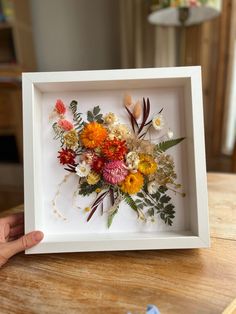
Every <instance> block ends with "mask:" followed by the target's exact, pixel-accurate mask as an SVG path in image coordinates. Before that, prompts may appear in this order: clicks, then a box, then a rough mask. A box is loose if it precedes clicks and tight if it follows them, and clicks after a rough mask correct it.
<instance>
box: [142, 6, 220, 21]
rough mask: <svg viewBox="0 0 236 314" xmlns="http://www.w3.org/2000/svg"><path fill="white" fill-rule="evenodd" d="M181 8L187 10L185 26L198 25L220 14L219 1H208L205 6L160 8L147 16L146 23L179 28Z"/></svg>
mask: <svg viewBox="0 0 236 314" xmlns="http://www.w3.org/2000/svg"><path fill="white" fill-rule="evenodd" d="M181 8H187V9H189V16H188V18H187V20H186V21H185V22H184V25H185V26H189V25H194V24H200V23H202V22H205V21H207V20H210V19H212V18H215V17H217V16H218V15H219V14H220V11H221V0H209V1H206V4H199V5H196V6H192V5H190V4H188V5H179V6H175V7H174V6H169V7H166V8H160V9H157V10H156V11H154V12H152V13H151V14H149V16H148V21H149V22H150V23H151V24H157V25H163V26H181V25H182V23H181V22H180V20H179V9H181Z"/></svg>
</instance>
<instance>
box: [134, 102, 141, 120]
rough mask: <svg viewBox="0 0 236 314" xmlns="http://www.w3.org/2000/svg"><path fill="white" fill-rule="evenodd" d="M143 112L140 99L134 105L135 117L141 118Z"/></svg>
mask: <svg viewBox="0 0 236 314" xmlns="http://www.w3.org/2000/svg"><path fill="white" fill-rule="evenodd" d="M141 113H142V106H141V102H140V101H139V100H138V101H137V102H136V104H135V106H134V110H133V116H134V117H135V119H136V120H137V119H139V118H140V116H141Z"/></svg>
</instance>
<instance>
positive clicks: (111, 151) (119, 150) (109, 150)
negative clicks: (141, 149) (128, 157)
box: [102, 138, 127, 160]
mask: <svg viewBox="0 0 236 314" xmlns="http://www.w3.org/2000/svg"><path fill="white" fill-rule="evenodd" d="M126 152H127V147H126V145H125V141H121V140H118V139H116V138H114V139H113V140H106V141H105V142H104V143H103V145H102V153H103V154H104V156H105V157H106V158H107V159H109V160H122V159H123V158H124V155H125V154H126Z"/></svg>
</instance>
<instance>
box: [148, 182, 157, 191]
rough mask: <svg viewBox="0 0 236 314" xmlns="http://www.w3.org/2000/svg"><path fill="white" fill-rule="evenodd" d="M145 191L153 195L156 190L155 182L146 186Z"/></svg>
mask: <svg viewBox="0 0 236 314" xmlns="http://www.w3.org/2000/svg"><path fill="white" fill-rule="evenodd" d="M147 190H148V193H149V194H155V193H156V192H157V190H158V186H157V183H156V182H155V181H151V182H149V183H148V185H147Z"/></svg>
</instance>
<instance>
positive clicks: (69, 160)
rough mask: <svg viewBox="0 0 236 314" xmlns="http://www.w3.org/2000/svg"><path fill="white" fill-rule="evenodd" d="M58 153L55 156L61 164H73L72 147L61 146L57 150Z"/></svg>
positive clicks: (73, 153) (73, 154)
mask: <svg viewBox="0 0 236 314" xmlns="http://www.w3.org/2000/svg"><path fill="white" fill-rule="evenodd" d="M58 154H59V155H58V156H57V158H59V159H60V163H61V164H63V165H66V164H71V165H74V164H75V157H76V154H75V152H74V151H73V150H72V149H68V148H66V149H64V148H62V150H61V151H60V152H58Z"/></svg>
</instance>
